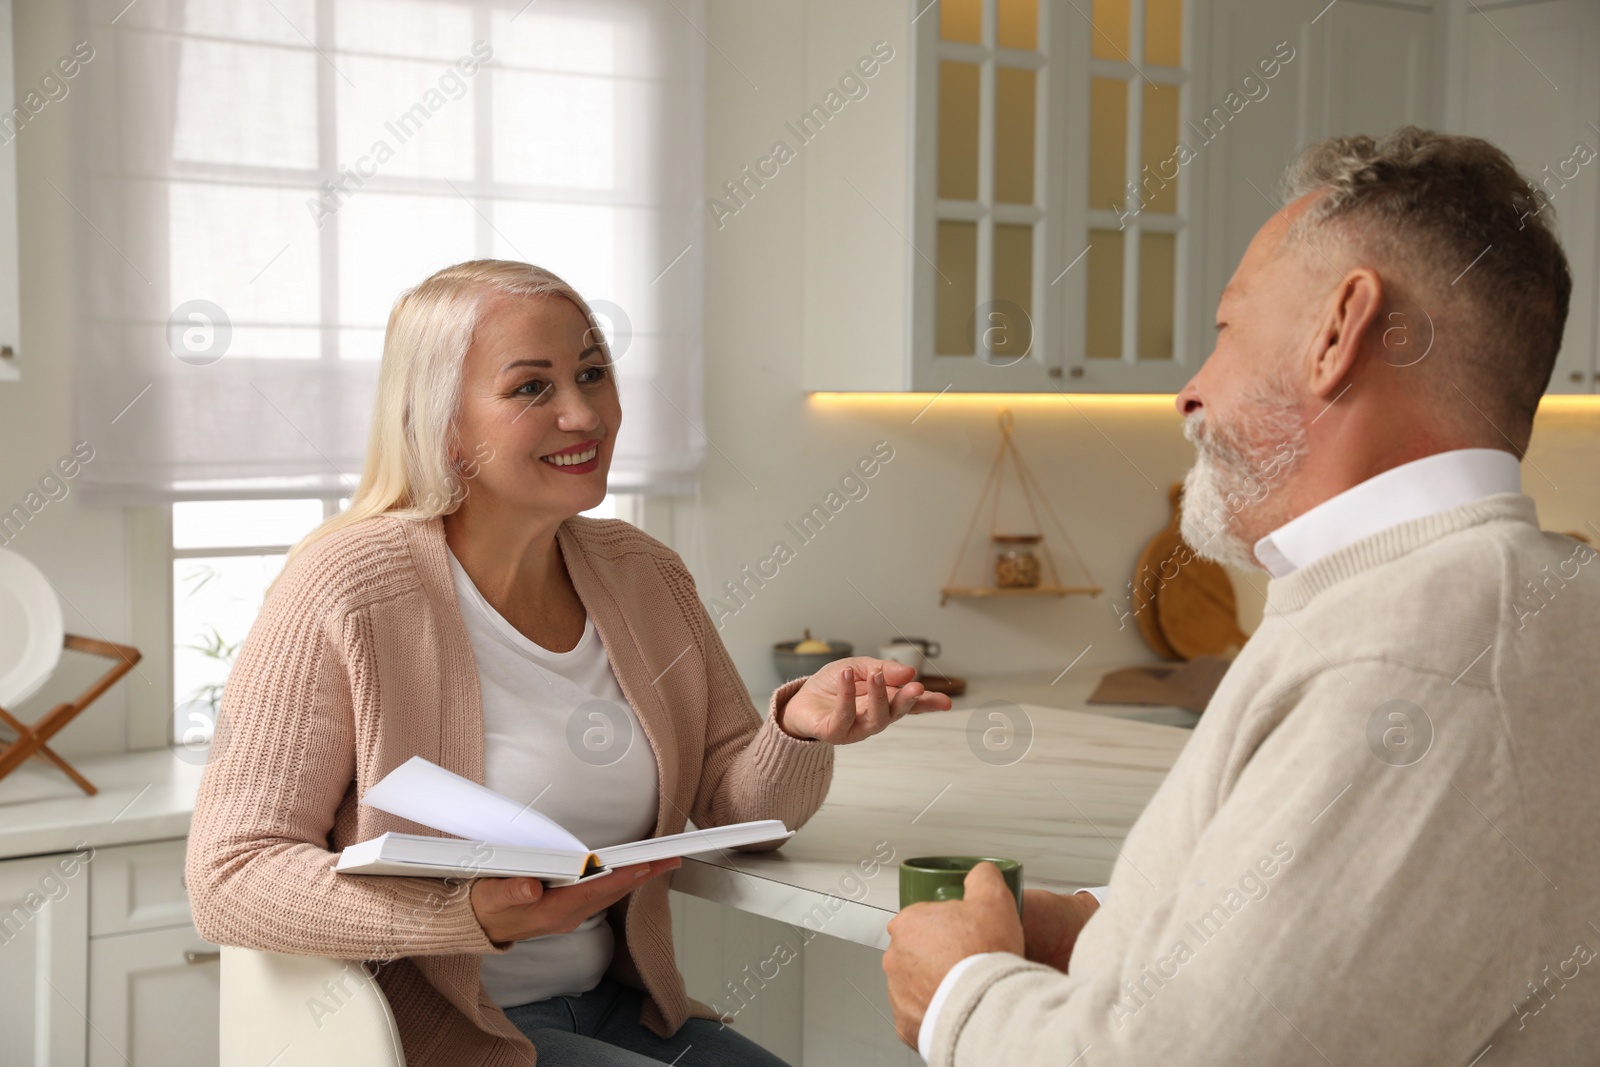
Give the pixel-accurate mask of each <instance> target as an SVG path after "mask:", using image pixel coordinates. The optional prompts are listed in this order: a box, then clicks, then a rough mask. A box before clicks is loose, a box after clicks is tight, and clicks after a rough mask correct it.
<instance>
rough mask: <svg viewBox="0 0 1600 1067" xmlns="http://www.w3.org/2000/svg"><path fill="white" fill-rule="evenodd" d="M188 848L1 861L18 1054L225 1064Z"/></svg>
mask: <svg viewBox="0 0 1600 1067" xmlns="http://www.w3.org/2000/svg"><path fill="white" fill-rule="evenodd" d="M184 847H185V841H184V840H183V839H181V838H180V839H175V840H168V841H155V842H143V843H139V844H129V845H116V846H109V847H104V848H96V849H93V850H92V851H91V850H89V849H84V850H82V851H81V852H64V853H53V854H48V855H43V856H30V857H27V858H23V859H13V860H5V861H3V862H0V926H3V943H0V964H3V965H0V1033H3V1034H5V1038H6V1042H7V1052H8V1055H14V1056H15V1057H16V1060H15V1062H19V1063H20V1062H26V1063H29V1064H36V1065H40V1067H84V1065H85V1064H87V1065H88V1067H125V1065H127V1064H129V1063H132V1064H136V1065H143V1064H161V1065H162V1067H214V1065H215V1064H216V1063H217V1062H218V1058H219V1049H218V1040H217V1018H218V989H219V986H218V981H219V976H220V964H219V962H218V949H217V946H215V945H212V944H210V943H208V942H207V941H205V939H204V938H202V937H201V936H200V935H199V933H198V932H197V931H196V930H195V928H194V924H193V922H192V920H191V917H190V912H189V904H188V894H187V891H186V890H185V888H184V885H183V855H184ZM69 871H70V873H69ZM7 1062H12V1060H10V1059H8V1060H7Z"/></svg>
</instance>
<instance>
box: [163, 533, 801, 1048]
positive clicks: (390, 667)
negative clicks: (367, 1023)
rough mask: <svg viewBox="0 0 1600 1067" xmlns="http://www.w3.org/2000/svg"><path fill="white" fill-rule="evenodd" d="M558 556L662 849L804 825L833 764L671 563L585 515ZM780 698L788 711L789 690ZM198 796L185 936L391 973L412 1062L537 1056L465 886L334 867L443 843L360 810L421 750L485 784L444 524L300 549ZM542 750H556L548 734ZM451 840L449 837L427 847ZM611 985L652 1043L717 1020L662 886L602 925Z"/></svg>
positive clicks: (272, 601) (247, 647)
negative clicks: (749, 827)
mask: <svg viewBox="0 0 1600 1067" xmlns="http://www.w3.org/2000/svg"><path fill="white" fill-rule="evenodd" d="M557 542H558V544H559V545H560V549H561V553H562V556H563V558H564V559H565V561H566V564H567V570H568V572H569V573H570V574H571V576H572V583H573V585H574V586H575V587H576V588H577V591H578V596H579V597H580V598H582V600H583V604H584V607H585V608H586V609H587V611H588V613H589V616H590V617H591V618H592V619H593V620H594V624H595V628H596V629H597V630H598V631H599V634H600V638H601V640H602V641H603V642H604V643H605V648H606V653H607V655H608V657H609V658H610V660H611V666H612V669H613V670H614V671H615V672H616V676H617V681H618V683H619V684H620V685H621V687H622V691H623V693H624V695H625V696H626V697H627V699H628V702H629V704H631V705H632V707H633V709H634V711H635V712H636V713H637V714H638V716H639V721H640V722H641V723H642V725H643V727H644V730H643V732H644V735H645V739H646V740H647V741H648V743H649V745H650V748H651V750H652V752H653V753H654V754H655V758H656V767H657V771H658V775H659V780H660V789H661V796H660V805H659V814H658V816H657V819H656V828H655V833H656V834H658V835H659V834H671V833H677V832H679V831H681V830H683V829H684V820H685V819H693V820H694V822H695V824H696V825H697V826H702V827H704V826H716V825H720V824H723V823H730V822H738V821H741V820H745V819H782V820H783V821H784V822H785V823H786V824H787V825H788V826H789V827H790V828H795V827H798V826H799V825H800V824H802V823H803V822H805V821H806V819H808V818H810V816H811V815H812V813H813V812H815V811H816V809H817V808H818V807H819V806H820V805H821V804H822V800H823V798H824V796H826V794H827V790H828V783H829V780H830V778H831V777H832V771H833V750H832V749H831V748H830V747H829V746H827V745H825V744H822V743H821V742H816V741H800V740H797V739H795V738H792V737H790V736H789V735H788V734H785V733H784V732H783V731H782V730H780V729H778V728H777V725H776V722H775V721H774V719H773V717H772V715H771V714H770V713H769V715H768V716H767V717H766V719H765V720H764V721H763V719H762V717H761V716H760V714H758V713H757V711H756V709H755V707H754V706H753V705H752V704H751V702H750V698H749V695H748V693H747V691H746V690H745V687H744V684H743V682H742V681H741V680H740V678H739V674H738V672H737V671H736V670H735V669H734V665H733V662H732V660H731V659H730V658H729V656H728V652H727V649H726V648H724V647H723V644H722V641H721V639H720V638H718V636H717V632H716V630H715V628H714V627H713V626H712V625H711V622H710V620H709V618H708V616H707V614H706V612H705V609H704V608H703V607H702V605H701V603H700V600H699V598H698V597H697V596H696V594H695V588H694V582H693V579H692V578H691V577H690V576H689V572H688V570H687V569H686V568H685V567H684V565H683V561H682V560H681V559H679V558H678V556H677V554H676V553H674V552H673V551H672V550H671V549H669V548H667V547H666V546H665V545H663V544H661V543H660V542H658V541H656V540H654V539H652V538H650V537H649V536H647V535H645V534H644V533H642V532H640V531H639V530H637V529H635V528H634V527H632V526H629V525H628V524H626V523H623V522H617V521H613V520H596V519H588V518H583V517H577V518H573V519H570V520H568V521H567V522H565V523H563V524H562V525H561V527H560V528H559V530H558V532H557ZM798 684H799V683H798V682H791V683H789V684H787V685H785V686H784V687H782V688H781V689H779V690H778V691H777V692H776V693H774V694H773V699H772V707H773V708H780V707H782V704H783V702H784V701H786V700H787V699H788V698H789V695H790V694H791V693H793V692H794V690H795V689H796V688H797V687H798ZM221 720H222V721H221V724H220V725H219V729H218V736H217V739H216V741H214V742H213V745H212V756H211V761H210V763H209V765H208V766H207V767H206V770H205V775H204V777H203V778H202V780H201V783H200V791H199V796H198V797H197V799H196V801H195V812H194V821H193V824H192V826H191V829H190V835H189V851H188V857H187V882H188V887H189V894H190V900H191V903H192V905H193V908H194V921H195V925H196V927H197V928H198V929H199V931H200V933H201V934H202V935H203V936H205V937H206V938H208V939H209V940H211V941H213V942H216V943H218V944H223V945H243V946H246V947H249V948H257V949H268V950H271V951H274V952H286V953H301V954H311V955H324V956H332V957H336V958H339V959H348V960H382V961H388V962H385V963H384V964H382V965H381V966H380V967H379V968H378V981H379V983H380V984H381V985H382V987H383V990H384V992H385V994H386V995H387V996H388V999H389V1003H390V1004H391V1006H392V1007H393V1009H394V1014H395V1020H396V1022H397V1023H398V1025H399V1029H400V1036H401V1040H402V1042H403V1044H404V1047H405V1054H406V1059H407V1062H408V1063H409V1064H410V1065H411V1067H446V1065H448V1067H467V1065H478V1067H492V1065H494V1067H497V1065H501V1064H508V1065H509V1064H515V1065H527V1064H532V1063H533V1062H534V1060H535V1054H534V1050H533V1046H532V1044H530V1043H529V1041H528V1040H527V1039H526V1038H525V1037H523V1036H522V1034H521V1033H520V1032H518V1031H517V1029H516V1027H515V1026H513V1025H512V1023H511V1021H510V1020H509V1019H507V1018H506V1016H505V1013H504V1012H502V1011H501V1010H500V1009H499V1008H498V1007H497V1006H496V1005H495V1004H494V1002H493V1001H492V1000H490V999H489V996H488V994H487V992H486V991H485V989H484V987H483V984H482V982H481V981H480V977H479V973H480V959H481V957H482V956H483V954H485V953H491V952H506V951H509V950H510V948H511V945H512V942H495V941H490V940H489V939H488V937H487V936H486V935H485V934H484V931H483V928H482V927H481V926H480V925H479V924H478V921H477V919H476V918H475V917H474V915H473V911H472V906H471V902H470V899H469V895H468V894H469V888H470V882H465V881H462V882H456V881H453V880H448V881H447V880H442V879H433V878H395V877H359V876H351V875H338V874H335V873H334V872H333V870H332V869H331V864H332V863H333V861H334V859H335V854H336V853H337V852H338V851H339V850H340V849H341V848H343V847H344V846H345V845H349V844H352V843H354V842H357V841H364V840H367V839H368V838H371V837H374V836H376V835H378V834H381V833H383V832H384V831H386V830H396V831H401V832H406V833H420V834H435V835H438V831H436V830H432V829H429V828H428V827H425V826H421V825H418V824H416V823H413V822H410V821H408V820H405V819H401V818H398V817H396V816H393V815H389V814H388V813H386V812H383V811H379V810H377V809H375V808H370V807H367V806H365V805H363V804H361V803H360V802H359V798H360V796H361V795H362V794H363V793H365V791H366V790H367V789H368V788H369V787H371V786H372V785H373V784H374V783H376V782H377V781H378V780H379V779H380V778H382V777H383V776H384V775H385V774H387V773H388V772H389V771H390V770H392V769H393V768H394V767H396V766H398V765H399V764H401V763H403V762H405V761H406V760H407V759H409V758H410V757H412V756H422V757H424V758H426V759H429V760H432V761H433V762H435V763H438V764H440V765H441V766H443V767H446V768H448V769H450V770H452V771H455V772H456V773H458V774H461V775H464V776H466V777H468V778H471V779H472V780H473V781H475V782H482V781H483V766H484V752H483V744H484V733H483V705H482V703H481V699H480V696H479V691H478V673H477V666H476V664H475V661H474V660H473V656H472V649H471V646H470V645H469V643H468V640H467V632H466V628H465V625H464V623H463V622H462V620H461V615H460V613H459V612H458V610H457V606H456V594H455V588H454V585H453V584H452V581H451V575H450V569H449V563H448V556H447V550H446V547H445V540H444V529H443V524H442V523H441V521H440V520H438V519H433V520H431V521H414V520H402V519H398V518H394V517H390V516H379V517H376V518H371V519H366V520H364V521H361V522H358V523H356V524H354V525H352V526H349V527H347V528H345V529H343V530H340V531H337V532H335V533H333V534H331V535H329V536H327V537H325V538H323V539H322V540H320V541H318V542H315V543H314V544H312V545H311V546H309V547H308V548H307V549H306V550H305V551H304V552H302V553H300V554H299V555H297V556H296V557H295V559H294V560H293V561H292V562H291V563H290V565H289V567H288V568H287V570H286V571H285V572H284V574H283V576H282V577H281V578H280V579H279V581H278V583H277V584H276V586H275V587H274V588H273V589H272V591H271V593H270V594H269V595H268V597H267V600H266V603H265V605H264V606H263V607H262V610H261V614H260V616H259V617H258V618H257V620H256V623H255V626H254V627H253V628H252V629H251V631H250V636H249V638H248V639H247V640H246V641H245V643H244V646H243V648H242V649H241V651H240V654H239V658H238V662H237V663H236V664H235V666H234V668H233V673H232V676H231V677H230V678H229V680H228V685H227V689H226V691H225V693H224V695H223V699H222V716H221ZM550 740H551V743H552V744H565V743H566V741H565V739H564V738H556V737H553V738H551V739H550ZM441 836H442V835H441ZM611 918H612V922H613V923H614V924H615V925H616V926H617V927H618V930H617V933H618V937H617V946H618V947H617V952H616V958H615V960H614V962H613V964H612V972H611V973H612V974H613V976H614V977H616V978H618V979H619V980H620V981H624V982H627V983H628V984H631V985H633V986H635V987H637V988H640V989H643V990H644V991H645V993H646V994H647V998H646V1001H645V1008H644V1012H643V1017H642V1021H643V1022H644V1024H645V1025H646V1026H648V1027H649V1028H650V1029H651V1030H653V1031H655V1032H656V1033H658V1034H661V1035H666V1034H670V1033H672V1032H674V1031H676V1030H677V1028H678V1027H679V1026H681V1025H682V1024H683V1022H684V1020H685V1019H686V1018H688V1017H689V1016H690V1015H691V1014H694V1015H702V1016H707V1017H714V1016H715V1013H714V1012H712V1011H710V1010H709V1009H707V1008H705V1007H704V1006H703V1005H700V1004H698V1003H696V1002H691V1001H690V1000H689V999H688V997H687V996H686V995H685V993H684V988H683V979H682V977H681V976H680V975H679V974H678V971H677V968H676V967H675V966H674V963H673V952H672V929H671V919H670V916H669V913H668V909H667V884H666V880H665V879H660V878H657V879H652V880H650V881H649V882H647V883H646V884H645V885H644V886H643V887H641V888H640V889H638V890H636V891H635V892H634V893H633V894H632V895H631V896H629V897H628V898H626V907H625V908H624V907H621V906H619V907H616V908H613V909H612V915H611Z"/></svg>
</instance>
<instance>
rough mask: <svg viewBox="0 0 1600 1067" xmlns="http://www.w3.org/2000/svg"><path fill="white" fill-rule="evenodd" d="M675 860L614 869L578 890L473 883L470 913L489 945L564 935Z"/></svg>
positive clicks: (531, 882)
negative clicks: (481, 928)
mask: <svg viewBox="0 0 1600 1067" xmlns="http://www.w3.org/2000/svg"><path fill="white" fill-rule="evenodd" d="M681 866H683V861H682V860H681V859H677V858H673V859H668V860H658V861H656V862H655V863H638V864H635V865H633V866H632V867H619V868H617V869H616V870H614V871H612V872H611V873H610V874H608V875H605V876H604V877H602V878H596V879H594V880H593V881H591V882H584V883H583V884H581V885H568V886H561V887H559V888H556V889H546V888H545V887H544V885H543V883H541V882H540V881H539V880H538V879H537V878H474V879H473V881H472V891H471V893H472V911H473V914H474V915H476V916H477V917H478V925H479V926H481V927H483V932H484V933H485V934H487V935H488V936H489V940H491V941H525V940H527V939H528V938H530V937H543V936H545V935H546V934H570V933H571V932H572V931H574V930H576V929H577V928H578V927H579V926H580V925H581V924H582V923H583V921H584V920H585V919H587V918H588V917H589V916H591V915H594V914H595V913H597V912H601V911H604V910H605V909H606V908H609V907H610V906H611V905H613V904H615V903H616V902H617V901H619V900H621V899H622V898H623V897H625V896H627V895H628V894H629V893H631V892H633V891H634V890H635V889H637V888H639V886H641V885H643V884H644V883H645V880H646V879H649V878H654V877H655V876H656V875H659V874H666V873H667V872H669V871H675V870H677V869H678V868H679V867H681Z"/></svg>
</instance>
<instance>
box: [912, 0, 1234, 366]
mask: <svg viewBox="0 0 1600 1067" xmlns="http://www.w3.org/2000/svg"><path fill="white" fill-rule="evenodd" d="M933 10H936V11H937V16H936V17H935V16H934V14H933V13H932V11H929V13H928V17H926V18H919V20H918V22H917V23H916V24H915V26H914V28H915V29H916V31H917V32H916V35H915V40H916V46H917V85H916V93H917V95H916V108H917V121H916V146H915V147H916V151H915V158H916V180H915V196H914V211H915V227H914V229H915V233H916V240H915V242H914V244H915V246H916V248H917V251H918V256H917V262H916V263H915V265H914V271H915V284H914V287H913V309H912V315H913V324H912V344H913V354H912V356H913V358H912V369H913V374H912V378H913V382H912V384H913V388H916V389H919V390H939V389H942V388H946V387H950V388H955V389H959V390H988V389H992V390H1002V391H1029V390H1049V389H1060V390H1064V391H1079V390H1089V391H1130V392H1146V391H1172V390H1176V389H1177V388H1179V387H1180V386H1181V385H1182V384H1183V382H1184V381H1186V380H1187V379H1188V377H1189V376H1190V375H1191V374H1192V373H1193V368H1194V367H1195V366H1198V364H1199V362H1200V360H1201V359H1203V358H1204V355H1205V351H1204V349H1205V347H1206V346H1207V344H1208V341H1209V338H1193V337H1188V336H1186V334H1187V333H1189V332H1191V331H1187V330H1185V329H1184V328H1183V326H1184V324H1186V323H1188V322H1191V321H1192V316H1191V315H1190V314H1189V312H1188V311H1187V310H1186V308H1185V300H1186V299H1187V296H1188V293H1189V292H1190V290H1191V288H1192V286H1191V285H1190V284H1189V279H1190V277H1191V275H1192V271H1191V269H1190V267H1189V262H1190V259H1191V240H1190V233H1189V225H1188V213H1189V207H1188V205H1189V204H1190V203H1191V201H1192V200H1193V199H1194V194H1192V193H1191V191H1190V190H1189V188H1188V185H1189V183H1190V176H1189V174H1188V172H1187V171H1186V170H1185V167H1184V164H1185V163H1186V162H1188V160H1187V158H1186V153H1187V152H1188V149H1187V147H1186V146H1185V145H1184V144H1183V138H1184V133H1183V129H1182V127H1183V122H1184V118H1185V114H1186V112H1185V108H1186V106H1187V102H1188V86H1189V59H1188V54H1187V52H1186V46H1185V42H1186V40H1187V38H1188V28H1187V26H1186V21H1187V13H1186V3H1185V0H939V3H938V4H937V7H936V8H935V9H933ZM1197 348H1198V349H1199V350H1198V351H1196V350H1195V349H1197Z"/></svg>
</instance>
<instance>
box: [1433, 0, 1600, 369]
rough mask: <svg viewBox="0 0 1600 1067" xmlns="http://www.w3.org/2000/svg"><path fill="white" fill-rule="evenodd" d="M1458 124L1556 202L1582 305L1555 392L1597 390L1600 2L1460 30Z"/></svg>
mask: <svg viewBox="0 0 1600 1067" xmlns="http://www.w3.org/2000/svg"><path fill="white" fill-rule="evenodd" d="M1453 30H1454V34H1455V37H1454V42H1453V48H1452V50H1451V69H1450V71H1449V77H1450V81H1451V85H1452V87H1453V92H1452V93H1451V94H1450V97H1449V101H1450V107H1449V108H1447V121H1448V123H1449V127H1450V128H1451V129H1453V130H1455V131H1457V132H1460V133H1469V134H1472V135H1474V136H1476V137H1483V138H1485V139H1487V140H1489V141H1492V142H1494V143H1495V144H1497V145H1499V146H1500V147H1501V148H1503V149H1505V151H1506V152H1507V153H1508V154H1509V155H1510V156H1511V158H1512V159H1513V160H1515V161H1516V164H1517V168H1518V169H1519V170H1521V171H1522V173H1523V175H1524V176H1526V177H1527V178H1529V179H1530V180H1532V181H1534V182H1536V183H1538V184H1539V185H1540V186H1541V187H1542V188H1543V189H1544V190H1545V192H1546V193H1547V194H1548V195H1549V196H1550V198H1551V200H1550V204H1551V208H1552V209H1553V210H1554V212H1555V218H1556V230H1557V233H1558V234H1559V236H1560V238H1561V243H1562V245H1563V246H1564V247H1565V249H1566V253H1567V262H1568V264H1569V265H1570V266H1571V269H1572V302H1571V307H1570V310H1569V311H1568V313H1567V328H1566V333H1565V335H1564V336H1563V338H1562V345H1561V354H1560V356H1559V357H1558V358H1557V360H1556V367H1555V373H1554V374H1553V375H1552V377H1551V381H1550V389H1549V391H1550V392H1552V393H1591V392H1594V391H1596V388H1597V386H1596V375H1597V372H1600V366H1597V364H1596V353H1595V346H1596V344H1597V343H1600V330H1597V323H1596V314H1597V311H1596V306H1595V305H1596V297H1597V296H1600V232H1597V231H1600V210H1597V207H1600V177H1597V172H1600V159H1597V158H1596V154H1597V152H1600V63H1597V62H1596V57H1597V56H1600V5H1597V4H1595V3H1594V2H1593V0H1536V2H1533V3H1527V4H1522V5H1519V6H1515V7H1511V6H1497V7H1495V8H1494V9H1493V10H1492V11H1485V10H1483V9H1482V8H1480V7H1478V6H1476V5H1470V6H1468V5H1465V4H1464V5H1463V10H1462V12H1461V17H1460V19H1459V21H1458V23H1457V24H1456V25H1455V26H1454V27H1453Z"/></svg>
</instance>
